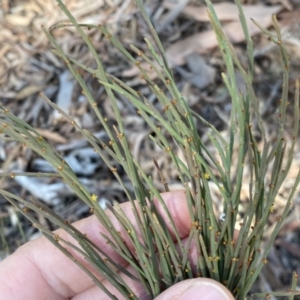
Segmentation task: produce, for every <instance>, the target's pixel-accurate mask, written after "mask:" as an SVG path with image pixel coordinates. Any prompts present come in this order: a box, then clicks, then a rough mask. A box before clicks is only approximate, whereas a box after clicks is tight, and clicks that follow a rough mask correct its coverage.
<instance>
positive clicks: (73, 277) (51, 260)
mask: <svg viewBox="0 0 300 300" xmlns="http://www.w3.org/2000/svg"><path fill="white" fill-rule="evenodd" d="M162 197H163V199H164V201H165V203H166V205H167V207H168V209H169V211H170V214H171V216H172V218H173V219H174V222H175V225H176V227H177V229H178V232H179V235H180V237H182V238H183V237H185V236H187V235H188V233H189V230H190V218H189V212H188V207H187V203H186V199H185V194H184V191H177V192H171V193H164V194H162ZM121 206H122V209H123V211H124V213H125V214H126V215H127V216H128V218H129V219H130V221H131V222H132V224H133V225H134V226H136V220H135V217H134V214H133V211H132V207H131V204H130V203H129V202H126V203H123V204H122V205H121ZM156 207H157V209H158V211H159V212H160V213H161V215H162V216H163V217H165V212H164V209H163V207H162V206H161V205H160V204H159V203H158V201H156ZM107 214H108V216H109V218H110V219H111V221H112V223H113V225H114V226H115V228H116V229H117V230H119V231H121V232H123V231H124V230H123V228H122V226H121V225H120V224H119V222H118V220H117V219H116V218H115V217H114V215H113V214H112V213H111V212H109V211H108V212H107ZM74 226H75V227H76V228H77V229H78V230H79V231H81V232H83V233H87V235H88V237H89V239H90V240H92V241H93V242H94V243H96V244H97V245H98V246H100V247H101V249H102V250H103V251H104V252H106V253H109V254H110V257H111V258H112V259H113V260H114V261H115V262H116V263H118V264H122V265H126V263H125V261H124V260H123V259H122V258H121V257H120V256H119V255H118V254H117V253H116V252H115V251H114V250H113V249H112V248H111V246H110V245H109V244H107V243H106V241H105V239H104V238H103V237H102V236H101V235H100V234H99V233H100V232H101V233H104V234H106V235H109V233H108V232H107V231H106V230H105V228H104V227H103V226H102V225H101V223H100V222H99V220H97V218H96V217H95V216H91V217H89V218H86V219H84V220H81V221H78V222H76V223H75V224H74ZM56 233H57V234H58V235H59V236H60V237H61V238H63V239H66V240H72V239H70V237H69V235H68V234H67V233H65V232H64V231H63V230H58V231H56ZM71 251H73V250H71ZM73 254H74V256H76V258H78V260H79V261H81V262H84V259H83V258H82V257H79V255H78V254H77V253H74V251H73ZM84 263H85V262H84ZM16 270H17V272H16ZM29 274H30V275H29ZM28 276H30V278H31V280H30V284H28V281H27V279H28ZM6 278H10V280H7V279H6ZM12 279H13V280H12ZM100 279H101V278H100ZM16 282H17V283H18V284H16ZM92 285H93V283H92V281H91V279H90V277H89V276H88V275H87V274H85V273H84V272H83V271H82V270H80V269H79V268H78V266H77V265H75V264H74V263H73V262H71V260H69V259H68V258H67V257H66V256H64V255H63V254H62V253H61V252H60V251H59V250H58V249H57V248H56V247H55V246H54V245H52V244H51V243H50V242H49V241H48V240H46V238H40V239H38V240H35V241H33V242H30V243H27V244H26V245H24V246H22V247H21V248H20V249H19V250H18V251H16V252H15V253H14V254H13V255H12V256H10V257H9V258H8V259H6V260H4V261H3V262H2V263H1V264H0V294H1V295H6V294H7V295H11V294H12V293H13V294H14V295H16V296H17V295H19V297H21V298H22V299H27V298H28V299H42V298H46V297H49V298H51V297H52V298H55V299H64V298H69V297H72V296H74V295H76V294H78V293H81V292H82V291H84V290H86V289H88V288H89V287H91V286H92ZM24 287H25V288H24ZM5 293H6V294H5ZM24 293H25V294H24ZM20 295H22V296H20ZM25 295H26V297H25ZM7 299H9V297H8V298H7ZM15 299H18V298H15ZM19 299H20V298H19Z"/></svg>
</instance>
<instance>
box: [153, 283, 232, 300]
mask: <svg viewBox="0 0 300 300" xmlns="http://www.w3.org/2000/svg"><path fill="white" fill-rule="evenodd" d="M175 299H176V300H234V297H233V296H232V294H231V293H230V292H229V290H227V288H226V287H225V286H223V285H222V284H221V283H219V282H217V281H215V280H213V279H209V278H196V279H187V280H184V281H181V282H179V283H176V284H174V285H173V286H171V287H170V288H168V289H167V290H165V291H164V292H163V293H161V294H160V295H158V296H157V297H156V298H155V299H154V300H175Z"/></svg>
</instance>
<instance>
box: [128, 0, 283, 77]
mask: <svg viewBox="0 0 300 300" xmlns="http://www.w3.org/2000/svg"><path fill="white" fill-rule="evenodd" d="M221 4H222V3H221ZM221 4H220V5H221ZM224 4H225V3H223V6H221V7H223V8H224ZM228 4H230V3H227V5H228ZM219 7H220V6H219ZM229 7H231V4H230V5H229ZM186 9H187V7H186V8H185V10H186ZM193 9H194V10H196V9H197V8H196V7H194V8H193ZM199 9H200V10H203V9H204V8H199ZM243 9H244V14H245V19H246V22H247V25H248V30H249V35H250V36H253V35H255V34H257V33H259V32H261V31H260V29H259V28H257V27H256V26H255V25H254V24H253V22H252V21H251V18H253V19H255V21H257V23H259V24H260V25H261V26H262V27H269V26H270V25H271V24H272V15H273V14H276V13H278V12H279V11H280V10H281V9H282V6H280V5H277V6H263V5H247V6H243ZM205 12H206V8H205ZM234 14H235V16H234ZM234 14H232V15H231V18H232V19H235V20H236V19H237V17H236V16H238V12H237V11H236V10H235V13H234ZM229 15H230V13H229V12H228V11H227V12H226V13H222V16H223V18H225V16H226V18H229ZM203 18H204V17H203ZM204 20H207V19H204ZM223 31H224V32H225V33H226V35H227V36H228V38H229V40H230V41H231V42H232V43H240V42H242V41H244V40H245V37H244V33H243V29H242V25H241V24H240V21H233V22H230V23H228V24H225V25H224V26H223ZM217 45H218V42H217V39H216V36H215V33H214V31H213V30H207V31H204V32H200V33H197V34H194V35H192V36H190V37H188V38H186V39H182V40H180V41H178V42H176V43H174V44H173V45H171V46H170V47H169V48H168V49H167V50H166V57H167V60H168V62H169V67H170V68H173V67H174V66H179V65H183V64H184V63H185V62H186V57H187V56H188V55H190V54H192V53H195V52H196V53H200V54H201V53H205V52H207V50H209V49H212V48H214V47H216V46H217ZM141 67H142V68H145V69H146V70H147V69H148V68H149V67H148V64H146V63H142V64H141ZM137 74H139V70H138V68H137V67H132V68H131V69H129V70H126V71H124V72H123V76H128V77H131V76H135V75H137ZM148 75H149V77H150V78H151V79H155V78H156V77H157V74H156V73H155V72H153V71H152V72H148Z"/></svg>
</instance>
